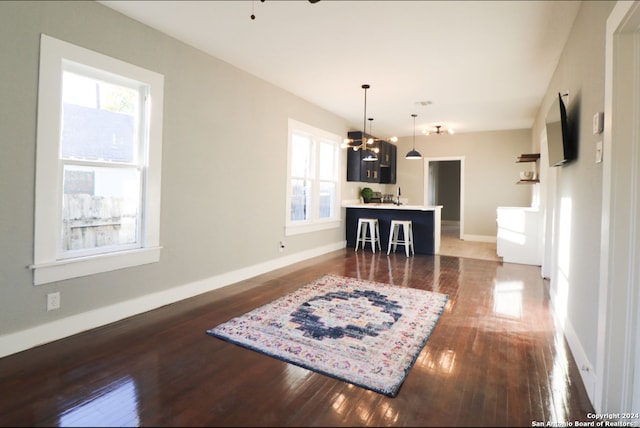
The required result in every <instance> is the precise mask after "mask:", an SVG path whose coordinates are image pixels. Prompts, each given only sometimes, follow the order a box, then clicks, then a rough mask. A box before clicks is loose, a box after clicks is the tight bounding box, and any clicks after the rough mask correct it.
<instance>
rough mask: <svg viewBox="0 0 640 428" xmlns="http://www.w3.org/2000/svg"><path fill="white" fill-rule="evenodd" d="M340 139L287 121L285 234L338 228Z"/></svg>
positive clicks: (319, 130) (307, 126)
mask: <svg viewBox="0 0 640 428" xmlns="http://www.w3.org/2000/svg"><path fill="white" fill-rule="evenodd" d="M339 156H340V137H339V136H337V135H335V134H332V133H329V132H326V131H323V130H321V129H318V128H315V127H312V126H309V125H306V124H304V123H301V122H297V121H295V120H293V119H289V156H288V160H289V174H288V189H287V190H288V191H287V221H286V226H287V227H286V230H287V235H293V234H298V233H305V232H310V231H316V230H322V229H328V228H335V227H338V226H339V225H340V210H339V207H340V205H339V199H340V175H339V168H338V163H339Z"/></svg>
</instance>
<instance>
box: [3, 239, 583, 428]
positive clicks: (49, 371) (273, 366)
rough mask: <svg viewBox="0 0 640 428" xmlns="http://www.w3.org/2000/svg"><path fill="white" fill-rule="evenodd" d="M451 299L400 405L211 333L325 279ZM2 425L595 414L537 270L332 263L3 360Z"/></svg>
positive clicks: (404, 260) (382, 260) (306, 266)
mask: <svg viewBox="0 0 640 428" xmlns="http://www.w3.org/2000/svg"><path fill="white" fill-rule="evenodd" d="M325 273H334V274H338V275H345V276H352V277H359V278H363V279H370V280H375V281H381V282H388V283H392V284H395V285H399V286H404V287H414V288H420V289H426V290H432V291H438V292H441V293H446V294H448V295H449V301H448V303H447V305H446V307H445V310H444V312H443V314H442V316H441V318H440V320H439V321H438V323H437V324H436V326H435V328H434V330H433V332H432V333H431V336H430V337H429V340H428V341H427V343H426V345H425V347H424V349H423V350H422V352H421V353H420V354H419V356H418V358H417V360H416V362H415V364H414V366H413V367H412V368H411V370H410V371H409V374H408V376H407V378H406V380H405V382H404V384H403V385H402V387H401V389H400V391H399V394H398V396H397V397H395V398H389V397H386V396H383V395H381V394H377V393H375V392H372V391H368V390H365V389H362V388H359V387H356V386H353V385H351V384H349V383H346V382H342V381H339V380H336V379H333V378H330V377H328V376H324V375H321V374H318V373H314V372H311V371H309V370H306V369H302V368H300V367H297V366H293V365H290V364H287V363H285V362H282V361H280V360H277V359H275V358H271V357H268V356H265V355H262V354H260V353H258V352H254V351H251V350H248V349H245V348H243V347H240V346H236V345H233V344H231V343H227V342H225V341H222V340H220V339H217V338H214V337H211V336H209V335H207V334H206V333H205V330H206V329H208V328H211V327H213V326H215V325H217V324H219V323H221V322H224V321H227V320H228V319H230V318H232V317H234V316H237V315H240V314H242V313H244V312H247V311H249V310H251V309H253V308H255V307H258V306H260V305H263V304H266V303H268V302H270V301H271V300H273V299H275V298H277V297H280V296H282V295H284V294H286V293H288V292H290V291H293V290H294V289H296V288H298V287H300V286H302V285H303V284H305V283H307V282H309V281H312V280H314V279H316V278H318V277H319V276H321V275H322V274H325ZM0 396H2V400H1V401H0V425H3V426H105V425H112V426H455V427H460V426H498V427H501V426H505V427H506V426H508V427H516V426H522V427H525V426H526V427H530V426H532V423H533V422H559V423H560V422H566V421H586V420H588V419H587V417H586V415H587V413H588V412H593V408H592V406H591V404H590V403H589V400H588V397H587V394H586V392H585V389H584V386H583V384H582V381H581V379H580V375H579V373H578V369H577V367H576V364H575V362H574V360H573V358H572V356H571V354H570V352H569V349H568V346H567V343H566V341H565V339H564V337H563V335H562V333H561V332H559V331H558V330H557V328H556V326H555V324H554V322H553V317H552V314H551V313H550V309H549V298H548V292H547V285H546V283H545V281H544V280H543V279H541V278H540V272H539V268H537V267H534V266H527V265H518V264H509V263H501V262H495V261H487V260H480V259H474V258H458V257H450V256H428V255H416V256H414V257H406V256H405V255H404V254H402V253H396V254H391V255H390V256H387V255H386V254H385V253H382V254H381V253H376V254H372V253H371V251H370V250H369V249H367V250H364V251H363V250H359V251H358V252H355V251H354V249H353V248H346V249H343V250H339V251H335V252H332V253H329V254H326V255H324V256H320V257H317V258H314V259H312V260H308V261H304V262H300V263H297V264H295V265H292V266H289V267H286V268H283V269H278V270H276V271H273V272H270V273H267V274H263V275H260V276H258V277H255V278H252V279H249V280H246V281H242V282H240V283H238V284H234V285H232V286H229V287H225V288H223V289H220V290H216V291H212V292H208V293H205V294H202V295H200V296H197V297H194V298H191V299H187V300H184V301H182V302H178V303H175V304H172V305H168V306H165V307H162V308H159V309H156V310H154V311H150V312H147V313H145V314H141V315H138V316H135V317H132V318H129V319H127V320H123V321H120V322H117V323H114V324H111V325H108V326H105V327H102V328H98V329H95V330H92V331H88V332H85V333H82V334H78V335H75V336H73V337H69V338H66V339H63V340H59V341H57V342H53V343H49V344H46V345H43V346H40V347H37V348H34V349H31V350H28V351H25V352H21V353H19V354H15V355H11V356H8V357H5V358H2V359H0Z"/></svg>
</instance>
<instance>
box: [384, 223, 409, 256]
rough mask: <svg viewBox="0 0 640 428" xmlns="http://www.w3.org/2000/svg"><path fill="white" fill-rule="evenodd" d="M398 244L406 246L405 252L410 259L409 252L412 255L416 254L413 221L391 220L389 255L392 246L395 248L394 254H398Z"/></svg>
mask: <svg viewBox="0 0 640 428" xmlns="http://www.w3.org/2000/svg"><path fill="white" fill-rule="evenodd" d="M400 228H402V237H403V239H399V238H398V235H399V233H398V232H399V231H400ZM398 244H400V245H404V252H405V254H406V255H407V257H409V250H411V253H412V254H414V255H415V254H416V252H415V250H414V249H413V223H412V222H411V220H391V226H390V227H389V246H388V248H387V255H389V253H390V252H391V246H393V252H394V253H395V252H396V248H397V247H398Z"/></svg>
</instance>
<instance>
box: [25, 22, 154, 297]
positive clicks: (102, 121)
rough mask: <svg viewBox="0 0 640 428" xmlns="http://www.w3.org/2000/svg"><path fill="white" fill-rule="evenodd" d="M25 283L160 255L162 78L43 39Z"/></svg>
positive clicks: (151, 259) (103, 269) (121, 265)
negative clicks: (30, 277) (29, 275)
mask: <svg viewBox="0 0 640 428" xmlns="http://www.w3.org/2000/svg"><path fill="white" fill-rule="evenodd" d="M40 51H41V52H40V81H39V88H38V135H37V152H36V207H35V208H36V211H35V242H34V264H33V265H32V268H33V269H34V284H36V285H38V284H45V283H49V282H53V281H59V280H63V279H68V278H75V277H79V276H84V275H91V274H95V273H99V272H106V271H110V270H115V269H121V268H125V267H131V266H136V265H140V264H145V263H152V262H156V261H158V260H159V258H160V247H159V212H160V167H161V152H162V100H163V85H164V78H163V76H162V75H160V74H157V73H154V72H151V71H149V70H145V69H142V68H140V67H137V66H135V65H132V64H128V63H125V62H122V61H120V60H117V59H114V58H110V57H107V56H105V55H102V54H99V53H96V52H93V51H90V50H87V49H84V48H81V47H78V46H75V45H72V44H70V43H66V42H63V41H61V40H56V39H54V38H51V37H49V36H46V35H44V34H43V35H42V37H41V41H40Z"/></svg>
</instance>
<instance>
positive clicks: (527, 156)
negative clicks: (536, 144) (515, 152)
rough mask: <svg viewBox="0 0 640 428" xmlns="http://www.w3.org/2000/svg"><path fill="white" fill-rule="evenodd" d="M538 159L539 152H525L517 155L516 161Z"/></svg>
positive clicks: (533, 160)
mask: <svg viewBox="0 0 640 428" xmlns="http://www.w3.org/2000/svg"><path fill="white" fill-rule="evenodd" d="M538 159H540V153H527V154H522V155H520V156H518V159H517V160H516V162H518V163H519V162H535V161H537V160H538Z"/></svg>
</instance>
